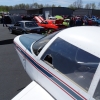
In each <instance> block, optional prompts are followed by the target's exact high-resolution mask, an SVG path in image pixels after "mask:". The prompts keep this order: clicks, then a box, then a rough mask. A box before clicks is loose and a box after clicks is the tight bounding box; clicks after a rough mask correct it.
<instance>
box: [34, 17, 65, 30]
mask: <svg viewBox="0 0 100 100" xmlns="http://www.w3.org/2000/svg"><path fill="white" fill-rule="evenodd" d="M34 18H35V20H36V21H37V24H38V25H39V26H42V27H44V28H45V29H46V30H52V31H57V30H61V29H64V28H66V26H65V25H63V20H44V19H43V18H42V17H41V16H35V17H34Z"/></svg>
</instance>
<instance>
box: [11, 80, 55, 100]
mask: <svg viewBox="0 0 100 100" xmlns="http://www.w3.org/2000/svg"><path fill="white" fill-rule="evenodd" d="M12 100H55V98H53V97H52V96H51V95H50V94H49V93H48V92H47V91H46V90H44V89H43V88H42V87H41V86H40V85H39V84H38V83H36V82H35V81H32V82H31V83H30V84H29V85H28V86H27V87H25V88H24V89H23V90H22V91H21V92H20V93H19V94H17V95H16V96H15V97H14V98H13V99H12Z"/></svg>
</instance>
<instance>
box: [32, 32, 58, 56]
mask: <svg viewBox="0 0 100 100" xmlns="http://www.w3.org/2000/svg"><path fill="white" fill-rule="evenodd" d="M58 32H59V31H56V32H54V33H53V34H50V35H47V36H45V37H43V38H41V39H40V40H38V41H36V42H35V43H34V44H33V46H32V48H33V52H34V53H35V55H38V54H39V53H40V51H41V50H42V49H43V47H44V46H45V45H46V44H47V43H48V42H49V41H50V40H51V39H52V38H53V37H54V36H55V35H56V34H57V33H58Z"/></svg>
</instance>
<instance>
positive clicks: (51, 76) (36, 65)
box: [15, 44, 86, 100]
mask: <svg viewBox="0 0 100 100" xmlns="http://www.w3.org/2000/svg"><path fill="white" fill-rule="evenodd" d="M15 45H16V44H15ZM16 48H17V49H18V51H19V52H21V53H22V54H23V55H24V56H25V57H26V58H27V59H28V60H29V61H30V62H31V63H32V64H33V65H34V66H35V67H36V68H37V69H38V70H40V71H41V72H43V74H45V75H46V76H47V77H48V78H49V79H50V80H53V81H54V82H55V83H56V84H58V85H59V86H60V87H61V88H62V89H63V90H65V91H66V92H67V93H69V94H70V95H72V96H73V97H74V98H75V99H77V100H83V98H84V97H83V98H82V97H81V96H79V95H78V94H76V93H75V92H74V91H73V90H71V89H70V88H69V87H67V86H66V85H64V84H63V83H62V82H61V81H59V79H57V78H55V77H54V76H53V75H52V74H50V73H49V72H47V71H46V70H44V69H43V68H42V67H41V66H40V65H39V64H37V63H36V62H35V61H34V60H33V59H32V58H30V57H29V56H28V55H27V54H26V53H25V52H24V51H23V50H22V49H21V48H20V47H19V46H17V45H16ZM84 100H86V99H85V98H84Z"/></svg>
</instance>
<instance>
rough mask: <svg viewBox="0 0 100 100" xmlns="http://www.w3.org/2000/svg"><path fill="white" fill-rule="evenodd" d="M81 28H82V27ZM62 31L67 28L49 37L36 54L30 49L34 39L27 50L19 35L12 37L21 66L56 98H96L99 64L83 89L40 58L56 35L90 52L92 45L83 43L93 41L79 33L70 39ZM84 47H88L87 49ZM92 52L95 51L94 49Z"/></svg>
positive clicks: (91, 99) (68, 99)
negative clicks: (51, 37)
mask: <svg viewBox="0 0 100 100" xmlns="http://www.w3.org/2000/svg"><path fill="white" fill-rule="evenodd" d="M81 29H82V28H81ZM72 30H73V29H72ZM83 30H84V28H83ZM84 31H85V30H84ZM64 32H66V33H67V32H69V31H67V29H66V30H64V31H62V35H59V33H58V34H57V36H55V37H54V38H53V39H51V41H50V42H48V44H46V45H45V47H44V48H43V49H42V50H41V52H40V53H39V55H38V56H37V55H35V54H34V52H33V51H32V45H33V44H34V42H35V41H33V43H32V44H31V46H30V49H29V50H28V49H27V48H26V47H25V46H24V45H23V43H22V42H21V41H20V37H21V36H17V37H16V38H15V39H14V44H15V48H16V51H17V53H18V55H19V57H20V60H21V62H22V64H23V67H24V69H25V71H26V72H27V74H28V75H29V77H30V78H31V79H32V81H35V82H37V83H38V84H39V85H40V86H42V87H43V88H44V89H45V90H46V91H47V92H48V93H49V94H50V95H51V96H52V97H53V98H54V99H56V100H96V99H94V98H93V95H94V92H95V89H96V85H97V83H96V82H98V81H99V79H100V77H97V76H98V73H99V70H100V66H99V65H98V66H99V67H98V69H97V71H96V73H95V75H94V77H93V80H92V82H91V84H90V86H89V89H88V90H85V89H83V88H82V87H81V86H79V85H78V84H77V83H75V82H73V81H72V80H71V79H70V78H69V77H66V76H65V75H64V74H62V73H61V72H60V71H59V70H57V69H56V68H52V67H50V66H49V65H48V64H47V63H45V62H44V61H42V60H41V57H42V55H43V54H44V52H45V51H46V50H47V48H48V47H49V46H50V45H51V44H52V42H53V41H54V40H55V39H56V38H57V37H61V38H62V39H64V40H65V38H66V41H68V42H69V43H71V44H73V45H75V46H76V47H79V48H81V49H83V50H85V51H87V52H89V51H90V50H91V52H89V53H91V54H92V49H93V48H92V47H90V48H88V44H89V43H87V47H86V46H85V45H86V42H90V45H93V44H94V43H93V44H92V42H93V41H88V40H87V39H86V38H84V37H85V36H84V37H81V35H79V34H78V35H76V37H75V35H74V36H73V37H72V38H73V40H70V39H72V38H71V36H72V35H65V37H64V36H63V35H64ZM72 32H75V31H72ZM69 33H70V32H69ZM75 33H76V34H77V32H75ZM70 34H71V33H70ZM80 34H81V33H80ZM84 34H85V33H84ZM91 34H92V33H91ZM29 35H30V34H29ZM82 35H83V34H82ZM27 36H28V35H27ZM27 36H26V37H27ZM31 36H32V34H31ZM33 36H34V34H33ZM78 36H79V37H78ZM88 36H89V35H88ZM41 37H42V36H41ZM67 37H68V38H67ZM28 38H30V37H28ZM76 38H77V40H78V41H76V44H75V40H76ZM82 38H84V39H82ZM30 39H32V38H30ZM79 41H81V42H82V43H83V44H82V45H81V43H79ZM97 41H98V40H97ZM86 48H88V50H87V49H86ZM89 49H90V50H89ZM93 51H94V50H93ZM94 52H96V51H94ZM93 55H95V56H96V55H97V54H96V53H95V54H93ZM98 55H99V54H98ZM97 57H98V58H99V56H97ZM62 66H64V65H62ZM81 77H82V76H81ZM96 79H97V80H96Z"/></svg>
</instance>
